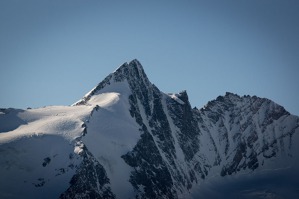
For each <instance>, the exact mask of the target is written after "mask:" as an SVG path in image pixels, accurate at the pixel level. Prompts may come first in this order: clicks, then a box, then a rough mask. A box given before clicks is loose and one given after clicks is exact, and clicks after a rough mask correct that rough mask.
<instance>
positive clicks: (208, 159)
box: [78, 60, 298, 198]
mask: <svg viewBox="0 0 299 199" xmlns="http://www.w3.org/2000/svg"><path fill="white" fill-rule="evenodd" d="M122 81H127V82H128V84H129V87H130V90H131V95H130V96H129V104H130V108H129V111H130V115H131V116H132V117H133V118H134V119H135V120H136V123H137V124H138V125H139V126H140V129H139V131H140V133H141V136H140V140H139V141H138V142H137V144H136V146H135V147H134V148H133V150H131V151H129V152H128V153H126V154H123V155H122V156H121V158H122V159H123V160H124V161H125V162H126V163H127V164H128V165H129V166H131V167H132V168H133V171H132V172H131V175H130V179H129V181H130V183H131V184H132V186H133V187H134V190H135V192H136V198H177V197H180V196H181V195H182V194H184V193H186V192H188V189H190V188H191V187H192V186H194V185H195V184H196V183H198V182H199V181H200V180H203V179H205V178H207V177H209V172H210V170H211V169H212V168H213V167H218V168H220V174H221V175H222V176H224V175H232V174H234V173H237V172H238V171H240V170H244V169H250V170H255V169H256V168H258V167H259V166H263V164H264V161H265V159H268V158H275V156H276V154H277V153H278V152H282V153H284V152H285V153H290V146H291V145H290V144H288V146H287V147H284V144H283V143H291V142H292V134H294V133H295V132H297V131H298V118H297V117H295V116H291V115H290V114H289V113H288V112H287V111H286V110H284V108H283V107H281V106H279V105H277V104H275V103H274V102H272V101H270V100H268V99H263V98H258V97H255V96H254V97H250V96H244V97H240V96H238V95H235V94H232V93H227V94H226V95H225V96H220V97H218V98H217V99H216V100H213V101H211V102H209V103H208V104H207V105H206V106H205V107H204V108H202V109H200V110H197V109H192V108H191V105H190V103H189V101H188V95H187V93H186V92H185V91H183V92H181V93H179V94H176V95H166V94H164V93H163V92H161V91H160V90H159V89H158V88H157V87H156V86H154V85H153V84H151V83H150V81H149V80H148V78H147V76H146V74H145V73H144V71H143V69H142V67H141V65H140V63H139V62H138V61H137V60H134V61H132V62H131V63H129V64H127V63H126V64H124V65H122V66H121V67H119V68H118V69H117V70H116V71H115V73H113V74H111V75H109V76H108V77H107V78H106V79H105V80H104V81H103V82H102V83H100V84H99V85H98V86H97V87H96V88H95V89H94V91H93V92H92V93H91V95H93V94H94V93H96V92H97V91H98V90H101V89H103V88H104V87H105V86H106V85H110V84H111V82H122ZM88 98H89V96H87V97H85V98H84V99H83V100H82V101H80V102H79V103H78V104H84V103H88ZM288 120H292V121H293V123H289V122H286V121H288ZM286 126H288V127H286Z"/></svg>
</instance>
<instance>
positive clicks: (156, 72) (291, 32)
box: [0, 0, 299, 115]
mask: <svg viewBox="0 0 299 199" xmlns="http://www.w3.org/2000/svg"><path fill="white" fill-rule="evenodd" d="M298 10H299V1H298V0H280V1H277V0H251V1H245V0H227V1H222V0H219V1H215V0H206V1H199V0H197V1H192V0H189V1H175V0H169V1H167V0H164V1H145V0H138V1H137V0H136V1H131V0H128V1H123V0H121V1H113V0H112V1H108V0H106V1H103V0H87V1H83V0H81V1H78V0H26V1H21V0H1V1H0V85H1V86H0V93H1V94H0V95H1V96H0V107H3V108H6V107H15V108H27V107H41V106H45V105H70V104H72V103H74V102H75V101H77V100H78V99H80V98H81V97H82V96H83V95H84V94H85V93H87V92H88V91H89V90H91V89H92V88H93V87H94V86H95V85H96V84H97V83H99V82H100V81H101V80H103V78H105V77H106V76H107V75H108V74H109V73H111V72H113V71H114V70H115V69H116V68H117V67H118V66H119V65H121V64H122V63H123V62H126V61H130V60H131V59H134V58H137V59H138V60H139V61H140V62H141V63H142V65H143V67H144V69H145V72H146V73H147V75H148V77H149V79H150V80H151V81H152V83H154V84H155V85H157V86H158V87H159V88H160V89H161V90H162V91H163V92H179V91H181V90H187V92H188V94H189V98H190V101H191V104H192V106H197V107H199V108H200V107H202V106H203V105H205V104H206V103H207V102H208V101H209V100H212V99H215V98H216V97H217V96H218V95H224V94H225V92H226V91H229V92H233V93H237V94H239V95H245V94H249V95H257V96H259V97H266V98H269V99H271V100H273V101H275V102H277V103H278V104H280V105H282V106H284V107H285V108H286V109H287V110H288V111H290V112H291V113H292V114H296V115H299V11H298Z"/></svg>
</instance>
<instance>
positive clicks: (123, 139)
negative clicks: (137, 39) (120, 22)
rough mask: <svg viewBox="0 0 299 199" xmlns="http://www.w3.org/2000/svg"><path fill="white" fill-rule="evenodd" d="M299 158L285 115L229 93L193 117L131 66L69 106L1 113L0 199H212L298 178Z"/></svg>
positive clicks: (183, 101)
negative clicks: (239, 188) (233, 188)
mask: <svg viewBox="0 0 299 199" xmlns="http://www.w3.org/2000/svg"><path fill="white" fill-rule="evenodd" d="M298 151H299V118H298V117H297V116H294V115H291V114H290V113H288V112H287V111H286V110H285V109H284V108H283V107H282V106H280V105H278V104H276V103H274V102H272V101H271V100H268V99H265V98H259V97H256V96H253V97H251V96H243V97H241V96H238V95H236V94H232V93H226V94H225V95H224V96H219V97H218V98H217V99H215V100H212V101H210V102H208V103H207V105H206V106H205V107H203V108H201V109H197V108H192V107H191V105H190V103H189V100H188V95H187V92H186V91H182V92H180V93H171V94H166V93H163V92H161V91H160V90H159V89H158V88H157V87H156V86H155V85H154V84H152V83H151V82H150V81H149V80H148V78H147V76H146V74H145V72H144V70H143V68H142V66H141V64H140V63H139V62H138V61H137V60H133V61H131V62H129V63H124V64H123V65H121V66H120V67H119V68H117V69H116V70H115V71H114V72H113V73H111V74H110V75H108V76H107V77H106V78H105V79H104V80H103V81H102V82H100V83H99V84H98V85H97V86H96V87H95V88H94V89H92V90H91V91H90V92H89V93H87V94H86V95H85V96H84V97H83V98H82V99H80V100H79V101H78V102H76V103H74V104H73V105H72V106H47V107H43V108H38V109H27V110H20V109H0V157H1V158H0V168H1V169H0V176H1V178H0V198H119V199H123V198H169V199H170V198H171V199H172V198H197V197H205V196H206V197H209V198H212V197H213V195H209V194H211V192H209V190H210V189H211V187H213V185H215V187H217V186H218V187H220V185H219V184H220V183H218V184H217V183H215V182H222V181H221V180H224V179H225V180H227V179H229V180H230V181H229V182H233V183H231V184H234V183H235V182H241V180H240V179H242V182H245V181H246V179H247V178H248V176H263V175H262V174H264V173H265V172H266V173H267V179H268V178H269V177H268V174H270V175H271V174H273V173H274V174H275V176H277V171H279V174H281V173H284V171H287V172H288V175H289V174H291V175H292V176H296V175H298V169H296V168H297V167H298V166H299V164H298V162H299V157H298ZM253 174H254V175H253ZM235 179H238V181H236V180H235ZM256 179H260V178H256ZM270 179H272V178H270ZM275 179H276V178H275ZM284 180H285V181H288V178H285V179H284ZM249 181H250V182H252V181H254V180H252V179H250V180H247V182H249ZM224 184H225V183H224ZM244 184H246V183H244ZM286 184H288V185H291V184H294V181H291V180H289V181H288V183H286ZM221 186H222V185H221ZM201 187H202V188H201ZM294 187H295V186H288V187H287V188H288V189H289V190H287V191H285V192H279V193H278V192H277V193H274V192H271V188H269V187H267V192H266V194H268V195H269V194H270V196H271V197H272V198H273V197H276V198H278V197H281V195H279V194H281V193H283V194H285V193H292V195H287V194H286V195H283V196H284V197H283V198H293V197H294V196H295V197H296V196H299V194H298V195H296V193H297V192H296V190H294ZM245 188H246V187H245ZM212 189H213V188H212ZM227 189H228V190H229V188H227ZM250 189H252V190H254V188H252V187H250ZM290 189H292V190H291V192H288V191H290ZM262 191H263V190H262ZM259 193H260V192H259ZM205 194H206V195H205ZM219 194H220V195H221V193H219ZM242 194H243V192H241V196H242V197H243V196H244V195H242ZM246 194H247V192H246ZM250 194H252V193H248V194H247V195H248V196H251V195H250ZM214 196H215V195H214ZM218 196H219V195H218ZM238 196H240V195H238ZM253 196H254V197H256V195H253ZM244 197H245V196H244ZM216 198H217V197H216ZM248 198H250V197H248Z"/></svg>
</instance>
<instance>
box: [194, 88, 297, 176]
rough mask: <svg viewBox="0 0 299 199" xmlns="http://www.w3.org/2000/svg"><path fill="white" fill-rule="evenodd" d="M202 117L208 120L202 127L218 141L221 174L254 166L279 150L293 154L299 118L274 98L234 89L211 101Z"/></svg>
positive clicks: (203, 119)
mask: <svg viewBox="0 0 299 199" xmlns="http://www.w3.org/2000/svg"><path fill="white" fill-rule="evenodd" d="M198 117H199V118H200V121H204V122H203V123H202V124H201V130H202V131H207V132H209V133H210V134H211V136H212V137H213V140H214V142H215V144H216V148H217V152H218V154H219V157H220V164H221V166H222V170H221V175H231V174H232V173H236V172H238V171H240V170H241V169H246V168H249V169H251V170H254V169H256V168H257V167H258V166H260V165H262V164H263V162H264V160H265V159H267V158H272V157H275V156H277V155H279V154H278V153H285V154H286V155H287V154H290V150H291V149H290V147H291V144H290V143H292V142H293V140H292V135H293V134H294V133H295V131H296V129H298V118H297V117H294V116H292V115H290V114H289V113H288V112H287V111H286V110H285V109H284V108H283V107H281V106H279V105H277V104H275V103H274V102H272V101H270V100H268V99H263V98H258V97H250V96H244V97H240V96H238V95H235V94H232V93H227V94H226V95H225V96H224V97H222V96H220V97H218V98H217V99H216V100H214V101H211V102H209V103H208V104H207V105H206V107H204V108H203V109H201V110H199V112H198ZM286 121H289V122H286ZM210 129H213V130H210ZM285 145H286V146H285Z"/></svg>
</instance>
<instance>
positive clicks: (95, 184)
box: [59, 146, 115, 199]
mask: <svg viewBox="0 0 299 199" xmlns="http://www.w3.org/2000/svg"><path fill="white" fill-rule="evenodd" d="M80 156H82V159H83V160H82V162H81V165H80V166H79V167H78V168H77V171H76V174H75V175H74V176H73V177H72V179H71V181H70V187H69V188H68V189H67V190H66V191H65V192H64V193H63V194H61V195H60V197H59V198H60V199H73V198H86V199H93V198H107V199H114V198H115V195H114V194H113V193H112V192H111V188H110V186H109V183H110V181H109V179H108V178H107V174H106V171H105V170H104V168H103V166H102V165H101V164H100V163H99V162H98V161H97V160H96V159H95V158H94V157H93V155H92V154H91V153H90V152H89V151H88V149H87V148H86V147H85V146H84V147H83V149H82V152H81V153H80Z"/></svg>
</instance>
